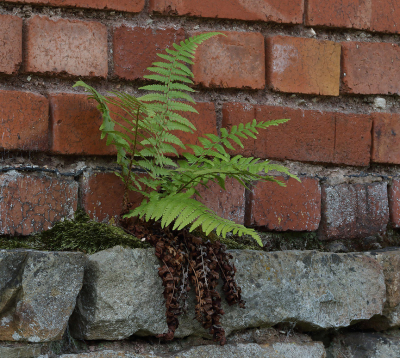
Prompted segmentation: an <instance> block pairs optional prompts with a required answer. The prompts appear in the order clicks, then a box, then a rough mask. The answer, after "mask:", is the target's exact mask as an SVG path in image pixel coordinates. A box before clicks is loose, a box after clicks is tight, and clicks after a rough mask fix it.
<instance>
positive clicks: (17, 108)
mask: <svg viewBox="0 0 400 358" xmlns="http://www.w3.org/2000/svg"><path fill="white" fill-rule="evenodd" d="M0 127H1V129H2V130H1V131H2V134H1V136H0V148H2V149H7V150H29V151H32V150H40V151H46V150H48V147H49V102H48V100H47V99H46V98H45V97H43V96H41V95H38V94H35V93H29V92H18V91H0Z"/></svg>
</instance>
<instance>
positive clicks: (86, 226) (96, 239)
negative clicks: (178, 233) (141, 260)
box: [0, 210, 151, 254]
mask: <svg viewBox="0 0 400 358" xmlns="http://www.w3.org/2000/svg"><path fill="white" fill-rule="evenodd" d="M116 245H121V246H126V247H131V248H149V247H151V246H150V245H149V244H148V243H146V242H142V241H140V240H139V239H137V238H136V237H134V236H132V235H129V234H127V233H126V232H125V231H124V230H122V229H121V228H119V227H116V226H112V225H108V224H105V223H98V222H95V221H92V220H90V218H89V216H88V215H87V214H86V213H85V212H84V211H83V210H78V211H77V212H76V213H75V217H74V219H73V220H65V221H60V222H58V223H56V224H55V225H54V226H53V228H52V229H50V230H47V231H43V232H41V233H37V234H34V235H31V236H29V237H27V238H25V239H16V238H9V239H7V238H4V239H0V249H17V248H28V249H35V250H44V251H82V252H85V253H87V254H93V253H95V252H98V251H101V250H105V249H109V248H111V247H114V246H116Z"/></svg>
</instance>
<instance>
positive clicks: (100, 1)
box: [12, 0, 145, 12]
mask: <svg viewBox="0 0 400 358" xmlns="http://www.w3.org/2000/svg"><path fill="white" fill-rule="evenodd" d="M12 2H14V3H23V4H38V5H50V6H60V7H78V8H89V9H99V10H103V9H104V10H117V11H127V12H140V11H142V10H143V7H144V3H145V0H13V1H12Z"/></svg>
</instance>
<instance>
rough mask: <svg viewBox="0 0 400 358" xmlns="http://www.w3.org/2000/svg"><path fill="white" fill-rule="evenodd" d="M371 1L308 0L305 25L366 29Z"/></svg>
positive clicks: (369, 18) (368, 22)
mask: <svg viewBox="0 0 400 358" xmlns="http://www.w3.org/2000/svg"><path fill="white" fill-rule="evenodd" d="M371 2H372V1H371V0H331V1H324V0H309V1H308V2H307V9H306V25H308V26H332V27H347V28H355V29H368V28H369V25H370V22H371V10H372V6H371Z"/></svg>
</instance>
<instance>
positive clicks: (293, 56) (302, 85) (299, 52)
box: [266, 36, 340, 96]
mask: <svg viewBox="0 0 400 358" xmlns="http://www.w3.org/2000/svg"><path fill="white" fill-rule="evenodd" d="M266 49H267V50H266V58H267V84H268V85H269V86H270V87H272V89H273V90H275V91H279V92H294V93H309V94H320V95H327V96H338V95H339V84H340V44H338V43H335V42H332V41H320V40H315V39H308V38H300V37H290V36H273V37H269V38H267V46H266Z"/></svg>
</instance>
